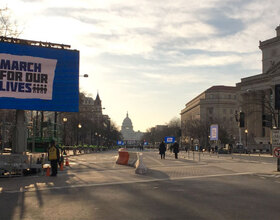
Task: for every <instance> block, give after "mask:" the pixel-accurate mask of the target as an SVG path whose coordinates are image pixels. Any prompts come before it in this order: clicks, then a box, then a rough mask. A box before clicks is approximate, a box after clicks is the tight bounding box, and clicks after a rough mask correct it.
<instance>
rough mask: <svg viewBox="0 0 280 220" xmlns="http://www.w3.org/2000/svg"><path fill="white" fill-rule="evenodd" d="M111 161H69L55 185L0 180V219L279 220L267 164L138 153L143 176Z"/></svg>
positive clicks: (274, 181) (274, 179)
mask: <svg viewBox="0 0 280 220" xmlns="http://www.w3.org/2000/svg"><path fill="white" fill-rule="evenodd" d="M116 155H117V152H107V153H98V154H89V155H80V156H75V157H71V158H70V167H68V168H66V169H65V170H64V171H60V172H59V175H58V177H46V176H39V175H38V176H28V177H19V178H18V177H17V178H16V177H15V178H1V179H0V189H1V193H0V219H5V220H6V219H108V220H109V219H110V220H111V219H114V220H118V219H122V220H123V219H130V220H131V219H238V220H239V219H262V220H263V219H279V215H280V211H279V199H280V192H279V187H280V174H279V173H278V172H276V171H275V164H274V161H273V158H271V160H268V161H267V158H266V159H264V161H262V160H259V161H250V160H248V159H246V158H245V159H242V158H241V159H240V158H233V159H232V158H231V157H215V156H211V157H210V156H209V155H203V156H202V155H201V160H200V161H198V155H195V160H192V159H190V158H188V155H187V154H185V153H183V152H181V153H180V155H179V160H175V159H174V158H173V155H171V154H168V155H167V156H166V159H165V160H161V159H159V155H158V153H157V152H144V163H145V165H146V166H147V167H148V168H149V169H148V173H147V174H145V175H137V174H135V172H134V170H135V169H134V168H132V167H127V166H121V165H116V164H115V159H116ZM196 156H197V157H196Z"/></svg>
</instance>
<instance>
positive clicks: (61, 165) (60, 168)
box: [59, 162, 63, 171]
mask: <svg viewBox="0 0 280 220" xmlns="http://www.w3.org/2000/svg"><path fill="white" fill-rule="evenodd" d="M59 170H60V171H63V162H61V163H60V167H59Z"/></svg>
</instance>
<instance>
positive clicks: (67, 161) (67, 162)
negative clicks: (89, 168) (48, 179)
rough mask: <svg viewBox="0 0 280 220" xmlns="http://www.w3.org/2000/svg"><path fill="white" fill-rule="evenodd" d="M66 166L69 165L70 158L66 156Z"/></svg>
mask: <svg viewBox="0 0 280 220" xmlns="http://www.w3.org/2000/svg"><path fill="white" fill-rule="evenodd" d="M65 166H69V160H68V157H66V162H65Z"/></svg>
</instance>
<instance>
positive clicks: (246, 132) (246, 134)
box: [245, 129, 248, 148]
mask: <svg viewBox="0 0 280 220" xmlns="http://www.w3.org/2000/svg"><path fill="white" fill-rule="evenodd" d="M247 136H248V130H247V129H245V144H246V148H247Z"/></svg>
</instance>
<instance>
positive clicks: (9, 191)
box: [0, 172, 256, 194]
mask: <svg viewBox="0 0 280 220" xmlns="http://www.w3.org/2000/svg"><path fill="white" fill-rule="evenodd" d="M252 174H256V173H255V172H244V173H230V174H212V175H204V176H187V177H170V178H163V179H158V178H155V179H148V180H130V181H120V182H107V183H106V182H105V183H90V184H77V185H69V186H53V187H48V188H41V189H39V188H29V189H23V188H21V189H20V190H7V191H5V190H4V191H1V192H0V194H1V193H25V192H37V191H48V190H60V189H73V188H85V187H97V186H113V185H122V184H133V183H149V182H159V181H161V182H162V181H172V180H188V179H201V178H211V177H224V176H240V175H252Z"/></svg>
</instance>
